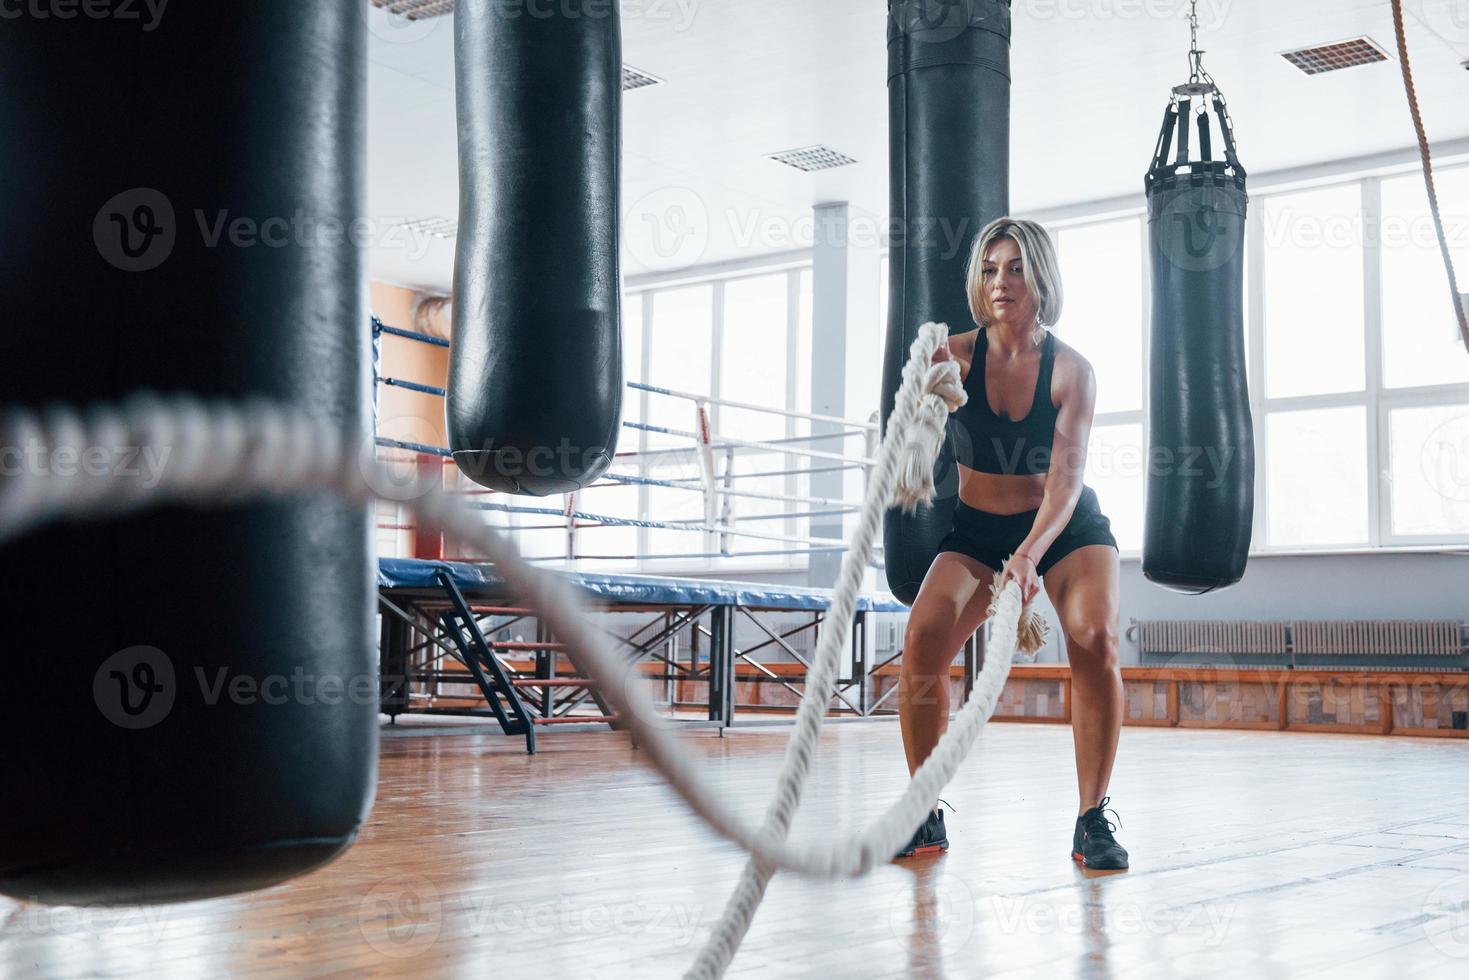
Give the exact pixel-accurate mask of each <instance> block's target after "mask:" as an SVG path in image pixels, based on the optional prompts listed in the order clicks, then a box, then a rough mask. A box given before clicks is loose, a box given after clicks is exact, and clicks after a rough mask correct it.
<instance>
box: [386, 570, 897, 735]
mask: <svg viewBox="0 0 1469 980" xmlns="http://www.w3.org/2000/svg"><path fill="white" fill-rule="evenodd" d="M552 574H556V575H558V576H560V577H562V578H563V579H564V580H565V581H566V582H567V584H568V585H570V586H572V587H573V588H575V589H576V590H577V591H578V592H579V593H580V594H581V595H582V596H583V597H584V599H585V601H586V602H587V604H588V605H589V607H590V608H592V609H593V610H595V611H597V612H598V613H599V614H603V615H601V616H600V617H599V618H602V619H606V620H610V621H611V622H609V623H606V624H604V625H603V632H604V633H605V634H606V635H607V636H608V638H609V639H611V640H612V641H613V642H614V644H616V646H617V649H618V650H619V651H620V652H621V653H622V654H623V655H624V656H626V657H627V659H628V661H629V663H630V664H632V665H633V666H632V669H633V670H635V671H639V672H640V673H639V675H638V676H639V677H640V679H641V680H642V681H643V682H645V683H646V684H647V685H648V687H649V689H650V692H651V694H652V696H653V698H654V701H655V703H657V704H659V705H660V706H661V707H663V708H666V709H668V710H669V712H670V715H669V716H667V717H669V718H670V720H672V721H675V722H682V723H688V724H705V725H707V724H710V723H713V724H715V725H717V726H719V727H721V728H723V727H728V726H730V725H732V724H733V723H734V720H735V713H736V710H737V709H738V708H741V707H745V706H742V705H740V704H738V703H737V702H736V691H737V683H738V684H773V685H779V686H781V687H783V688H784V689H785V690H787V691H789V692H790V693H791V694H792V695H793V696H794V697H795V698H796V699H799V698H800V696H801V689H800V687H799V686H797V685H799V684H801V683H804V672H805V671H808V670H809V669H810V667H811V663H810V654H809V651H810V650H812V649H814V648H815V646H816V641H817V637H818V636H819V634H820V631H821V630H822V629H823V628H824V626H825V623H826V615H827V606H828V605H829V604H830V601H831V593H830V592H828V591H826V590H823V589H807V588H790V587H782V586H774V585H767V584H763V583H755V582H728V581H712V580H699V579H680V578H664V577H658V576H651V575H612V574H603V573H590V572H553V573H552ZM377 582H378V598H379V611H380V612H381V613H382V628H381V637H382V645H381V669H382V692H383V702H382V710H383V712H384V713H386V714H387V715H389V716H390V717H391V718H392V719H394V720H395V721H396V719H397V717H398V716H399V715H402V714H409V713H412V714H437V715H467V716H476V717H486V718H489V717H493V718H495V719H497V720H498V721H499V722H500V725H501V728H502V729H503V730H504V731H505V733H506V734H507V735H516V736H520V735H523V736H524V737H525V739H526V750H527V751H528V752H534V751H535V732H536V728H537V727H544V726H548V725H565V724H578V723H581V724H587V723H606V724H610V725H612V726H613V727H614V728H616V727H620V726H619V725H618V722H617V718H616V717H615V716H614V715H613V714H612V712H611V710H610V709H609V708H608V707H607V705H606V703H605V702H604V701H603V700H602V699H601V697H600V696H599V694H598V693H597V691H596V689H595V687H593V686H591V685H590V684H588V682H587V680H586V678H585V677H582V676H580V675H579V674H577V672H576V671H575V669H574V668H573V667H572V666H571V664H570V663H569V661H568V660H567V658H566V656H565V653H564V649H565V647H564V644H562V643H560V642H557V640H556V639H555V637H554V636H553V635H552V634H551V632H550V630H549V629H548V628H547V627H546V626H545V625H544V624H543V623H542V622H541V621H540V620H539V618H538V617H537V616H536V614H535V611H534V610H532V609H528V608H525V607H524V606H522V605H519V604H517V603H516V602H515V601H514V600H513V598H512V596H511V594H510V591H509V589H508V588H507V586H506V584H505V582H504V581H503V579H501V578H499V577H498V576H496V575H495V574H494V572H493V570H492V569H490V568H487V567H486V566H484V565H473V564H467V563H463V562H434V561H425V560H421V559H411V558H407V559H405V558H383V559H380V560H379V562H378V576H377ZM902 612H906V607H905V606H904V605H903V604H902V603H900V602H898V601H897V600H896V599H893V598H892V597H890V596H881V595H862V596H859V597H858V598H857V602H856V607H855V610H854V613H853V616H852V619H851V622H850V623H849V630H850V634H851V638H850V641H849V643H848V658H847V663H846V667H845V671H844V673H843V675H842V676H840V677H838V678H837V682H836V686H835V689H834V692H833V693H834V698H835V700H834V702H833V704H832V710H833V711H834V712H835V713H837V714H844V715H849V716H854V717H865V716H867V715H868V714H870V713H871V712H872V711H873V710H875V709H876V708H877V707H878V706H879V705H880V704H881V700H879V699H875V698H874V696H873V693H874V675H875V673H876V671H878V670H880V669H882V668H883V667H884V666H886V664H887V662H888V661H883V662H882V663H874V658H873V655H872V643H871V630H870V629H869V625H870V623H869V617H870V616H871V615H872V614H874V613H902ZM741 625H744V626H745V627H746V629H747V631H749V632H752V633H754V636H753V637H752V639H751V641H750V642H746V643H742V642H740V640H739V628H740V626H741ZM522 637H523V638H522ZM782 652H783V653H784V654H785V656H786V657H787V658H788V660H789V661H791V662H793V663H794V665H797V666H799V668H800V669H801V670H802V672H803V673H802V674H801V675H800V676H792V675H790V674H788V673H777V672H776V671H775V670H773V669H771V666H770V665H769V664H768V663H766V662H763V661H761V660H758V659H756V656H757V654H762V653H763V654H765V655H769V654H772V653H773V654H780V653H782ZM895 657H896V654H894V655H893V657H891V658H889V660H891V659H894V658H895ZM741 664H745V665H749V666H748V667H747V668H745V669H744V670H743V671H741V670H739V666H740V665H741ZM690 689H692V690H693V691H699V692H703V693H704V697H703V698H702V700H692V699H691V696H690V694H689V691H690ZM884 700H885V699H884ZM758 710H761V711H766V712H769V711H772V710H775V711H787V710H794V709H793V708H782V707H775V708H772V707H771V706H768V705H761V706H760V707H759V709H758Z"/></svg>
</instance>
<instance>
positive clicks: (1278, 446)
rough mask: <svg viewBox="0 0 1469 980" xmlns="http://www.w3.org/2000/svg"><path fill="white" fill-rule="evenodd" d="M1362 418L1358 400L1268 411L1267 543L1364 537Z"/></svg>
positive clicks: (1348, 541)
mask: <svg viewBox="0 0 1469 980" xmlns="http://www.w3.org/2000/svg"><path fill="white" fill-rule="evenodd" d="M1366 419H1367V412H1366V409H1364V408H1363V407H1362V406H1360V405H1353V406H1349V407H1347V408H1323V409H1313V410H1310V411H1304V412H1275V413H1272V414H1271V415H1270V416H1269V421H1268V433H1269V444H1268V447H1267V452H1268V456H1269V464H1268V465H1269V469H1268V471H1267V472H1268V476H1267V482H1266V488H1267V491H1266V492H1267V495H1268V496H1269V508H1270V509H1269V526H1270V533H1269V538H1270V543H1271V544H1272V545H1281V546H1295V545H1328V544H1342V545H1350V544H1365V543H1366V542H1367V422H1366Z"/></svg>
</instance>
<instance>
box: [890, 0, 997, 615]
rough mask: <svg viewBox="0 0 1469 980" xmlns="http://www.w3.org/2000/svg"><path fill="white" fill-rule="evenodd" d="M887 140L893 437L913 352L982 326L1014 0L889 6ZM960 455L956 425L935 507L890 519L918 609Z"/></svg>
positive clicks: (894, 579) (938, 475)
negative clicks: (924, 337)
mask: <svg viewBox="0 0 1469 980" xmlns="http://www.w3.org/2000/svg"><path fill="white" fill-rule="evenodd" d="M888 107H889V117H888V118H889V122H888V130H889V131H888V139H889V141H890V150H889V160H890V163H889V181H890V188H891V217H890V221H891V226H892V229H893V240H892V243H891V244H892V247H891V251H890V253H889V259H888V261H889V267H888V270H889V278H888V310H887V315H888V328H887V343H886V347H885V350H884V353H883V372H882V420H883V426H884V428H885V427H886V425H887V420H888V418H889V416H890V415H891V414H892V411H893V402H894V400H895V398H896V396H897V392H898V389H899V387H901V386H902V383H903V364H904V363H905V362H906V361H907V359H908V349H909V347H911V346H912V344H913V341H914V340H915V339H916V338H917V336H918V328H919V326H921V325H922V324H924V323H925V322H927V321H930V320H933V321H937V322H941V323H947V324H948V325H949V330H950V331H951V332H952V333H962V332H963V331H965V330H970V329H972V328H973V326H974V320H973V316H972V315H971V314H970V312H969V300H968V297H967V295H966V293H965V289H964V271H965V265H966V263H967V262H968V259H969V248H970V246H971V245H972V243H973V241H974V238H975V236H976V235H978V234H979V232H980V230H981V229H982V228H983V227H984V226H985V225H986V224H988V223H989V222H990V221H993V220H994V219H995V218H999V217H1002V216H1004V215H1005V214H1006V213H1007V211H1008V210H1009V200H1010V3H1009V0H947V2H946V0H888ZM956 454H957V455H958V456H959V458H960V459H963V458H964V457H965V455H966V441H965V439H964V433H962V432H958V431H956V427H955V426H953V425H950V426H949V437H948V438H947V439H946V440H945V443H944V448H943V450H942V451H941V452H940V454H939V458H938V461H937V462H936V463H935V471H934V486H935V487H936V490H937V492H936V493H935V496H934V503H933V506H932V508H927V507H921V508H919V510H918V511H917V512H915V513H913V514H905V513H903V512H902V511H901V510H898V509H896V508H894V509H890V510H889V511H888V512H887V514H886V515H885V516H884V520H883V551H884V562H885V564H886V566H887V580H888V588H889V589H891V590H892V593H893V595H894V596H896V597H897V598H898V599H899V600H901V601H903V602H906V603H909V604H911V603H912V602H913V600H914V599H915V598H917V596H918V587H919V586H920V585H922V584H923V576H924V575H926V574H927V573H928V568H929V566H930V565H931V564H933V559H934V556H935V555H936V554H937V552H938V546H939V541H940V540H941V539H942V538H943V536H944V535H945V534H947V533H948V532H949V530H950V529H951V528H952V526H953V520H954V504H955V501H956V500H957V498H958V473H957V471H956V470H955V468H954V460H955V456H956Z"/></svg>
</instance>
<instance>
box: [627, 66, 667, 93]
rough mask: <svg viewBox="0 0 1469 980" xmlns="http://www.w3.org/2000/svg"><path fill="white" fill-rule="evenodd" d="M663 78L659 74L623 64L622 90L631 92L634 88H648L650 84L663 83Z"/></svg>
mask: <svg viewBox="0 0 1469 980" xmlns="http://www.w3.org/2000/svg"><path fill="white" fill-rule="evenodd" d="M662 84H663V79H661V78H659V77H658V76H657V75H649V74H648V73H647V72H645V71H642V70H640V69H637V68H634V67H633V66H632V65H623V66H622V90H623V91H624V92H631V91H632V90H633V89H638V88H647V87H648V86H650V85H662Z"/></svg>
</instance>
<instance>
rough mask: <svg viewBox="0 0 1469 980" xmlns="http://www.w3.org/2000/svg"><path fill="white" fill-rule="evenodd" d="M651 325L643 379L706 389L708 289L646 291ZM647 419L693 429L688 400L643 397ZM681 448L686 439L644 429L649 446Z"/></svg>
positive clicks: (710, 330)
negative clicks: (645, 402) (646, 398)
mask: <svg viewBox="0 0 1469 980" xmlns="http://www.w3.org/2000/svg"><path fill="white" fill-rule="evenodd" d="M649 299H650V300H651V301H652V303H653V323H652V330H651V337H650V338H649V344H650V349H649V351H648V353H649V355H650V357H649V365H648V383H649V384H654V385H658V386H660V387H663V388H671V389H673V390H675V391H686V392H691V393H693V394H700V395H702V394H708V393H709V379H710V373H709V361H710V347H711V345H712V340H711V338H712V337H713V335H714V288H713V287H712V286H709V285H703V286H686V287H684V288H682V289H668V290H663V291H660V292H655V293H653V294H651V296H650V297H649ZM648 422H649V424H651V425H661V426H667V427H669V428H673V429H681V430H683V431H685V432H696V431H698V427H697V414H696V412H695V410H694V403H693V402H691V401H688V400H687V399H684V398H672V397H669V396H668V395H654V394H649V396H648ZM665 446H681V447H684V448H688V449H692V448H693V441H692V440H691V439H688V438H683V437H675V436H666V435H660V434H658V433H654V432H650V433H648V447H649V448H650V449H654V448H662V447H665Z"/></svg>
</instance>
